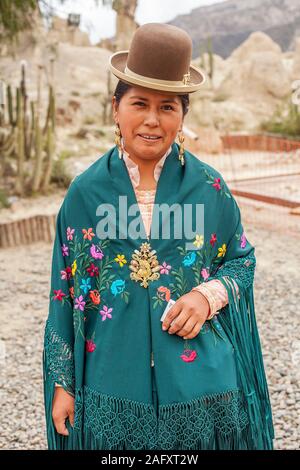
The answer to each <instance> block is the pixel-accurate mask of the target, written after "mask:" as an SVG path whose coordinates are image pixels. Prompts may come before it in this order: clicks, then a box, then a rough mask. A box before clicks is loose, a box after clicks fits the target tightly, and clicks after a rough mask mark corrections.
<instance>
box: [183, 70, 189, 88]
mask: <svg viewBox="0 0 300 470" xmlns="http://www.w3.org/2000/svg"><path fill="white" fill-rule="evenodd" d="M182 81H183V84H184V85H189V84H190V81H191V74H190V72H188V73H185V74H184V75H183V80H182Z"/></svg>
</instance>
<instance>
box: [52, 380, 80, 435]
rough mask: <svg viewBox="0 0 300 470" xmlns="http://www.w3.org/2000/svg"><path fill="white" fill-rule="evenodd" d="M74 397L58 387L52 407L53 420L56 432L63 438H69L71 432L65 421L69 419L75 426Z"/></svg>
mask: <svg viewBox="0 0 300 470" xmlns="http://www.w3.org/2000/svg"><path fill="white" fill-rule="evenodd" d="M74 401H75V400H74V397H72V396H71V395H70V394H69V393H68V392H66V391H65V390H64V389H63V388H62V387H56V388H55V392H54V399H53V405H52V419H53V422H54V426H55V429H56V431H57V432H58V433H59V434H62V435H63V436H68V435H69V431H68V429H67V427H66V424H65V420H66V418H69V421H70V424H71V426H72V427H73V426H74V406H75V405H74Z"/></svg>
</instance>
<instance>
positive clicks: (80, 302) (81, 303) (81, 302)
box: [74, 295, 85, 312]
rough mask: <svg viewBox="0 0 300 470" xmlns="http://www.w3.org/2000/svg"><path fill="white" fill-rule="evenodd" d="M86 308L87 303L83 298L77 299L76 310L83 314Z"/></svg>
mask: <svg viewBox="0 0 300 470" xmlns="http://www.w3.org/2000/svg"><path fill="white" fill-rule="evenodd" d="M84 306H85V301H84V300H83V296H82V295H80V296H79V297H77V298H76V299H75V305H74V308H76V309H79V310H81V311H82V312H83V311H84Z"/></svg>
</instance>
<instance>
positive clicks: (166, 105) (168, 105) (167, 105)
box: [163, 104, 174, 111]
mask: <svg viewBox="0 0 300 470" xmlns="http://www.w3.org/2000/svg"><path fill="white" fill-rule="evenodd" d="M163 107H164V108H165V107H169V108H171V110H173V109H174V108H173V106H171V105H170V104H165V105H164V106H163ZM168 111H169V110H168Z"/></svg>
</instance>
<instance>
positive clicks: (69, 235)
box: [67, 227, 75, 240]
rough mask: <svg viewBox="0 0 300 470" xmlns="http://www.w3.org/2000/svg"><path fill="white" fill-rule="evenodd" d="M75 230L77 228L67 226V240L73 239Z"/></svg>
mask: <svg viewBox="0 0 300 470" xmlns="http://www.w3.org/2000/svg"><path fill="white" fill-rule="evenodd" d="M74 232H75V229H74V228H72V229H71V227H68V228H67V240H73V233H74Z"/></svg>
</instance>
